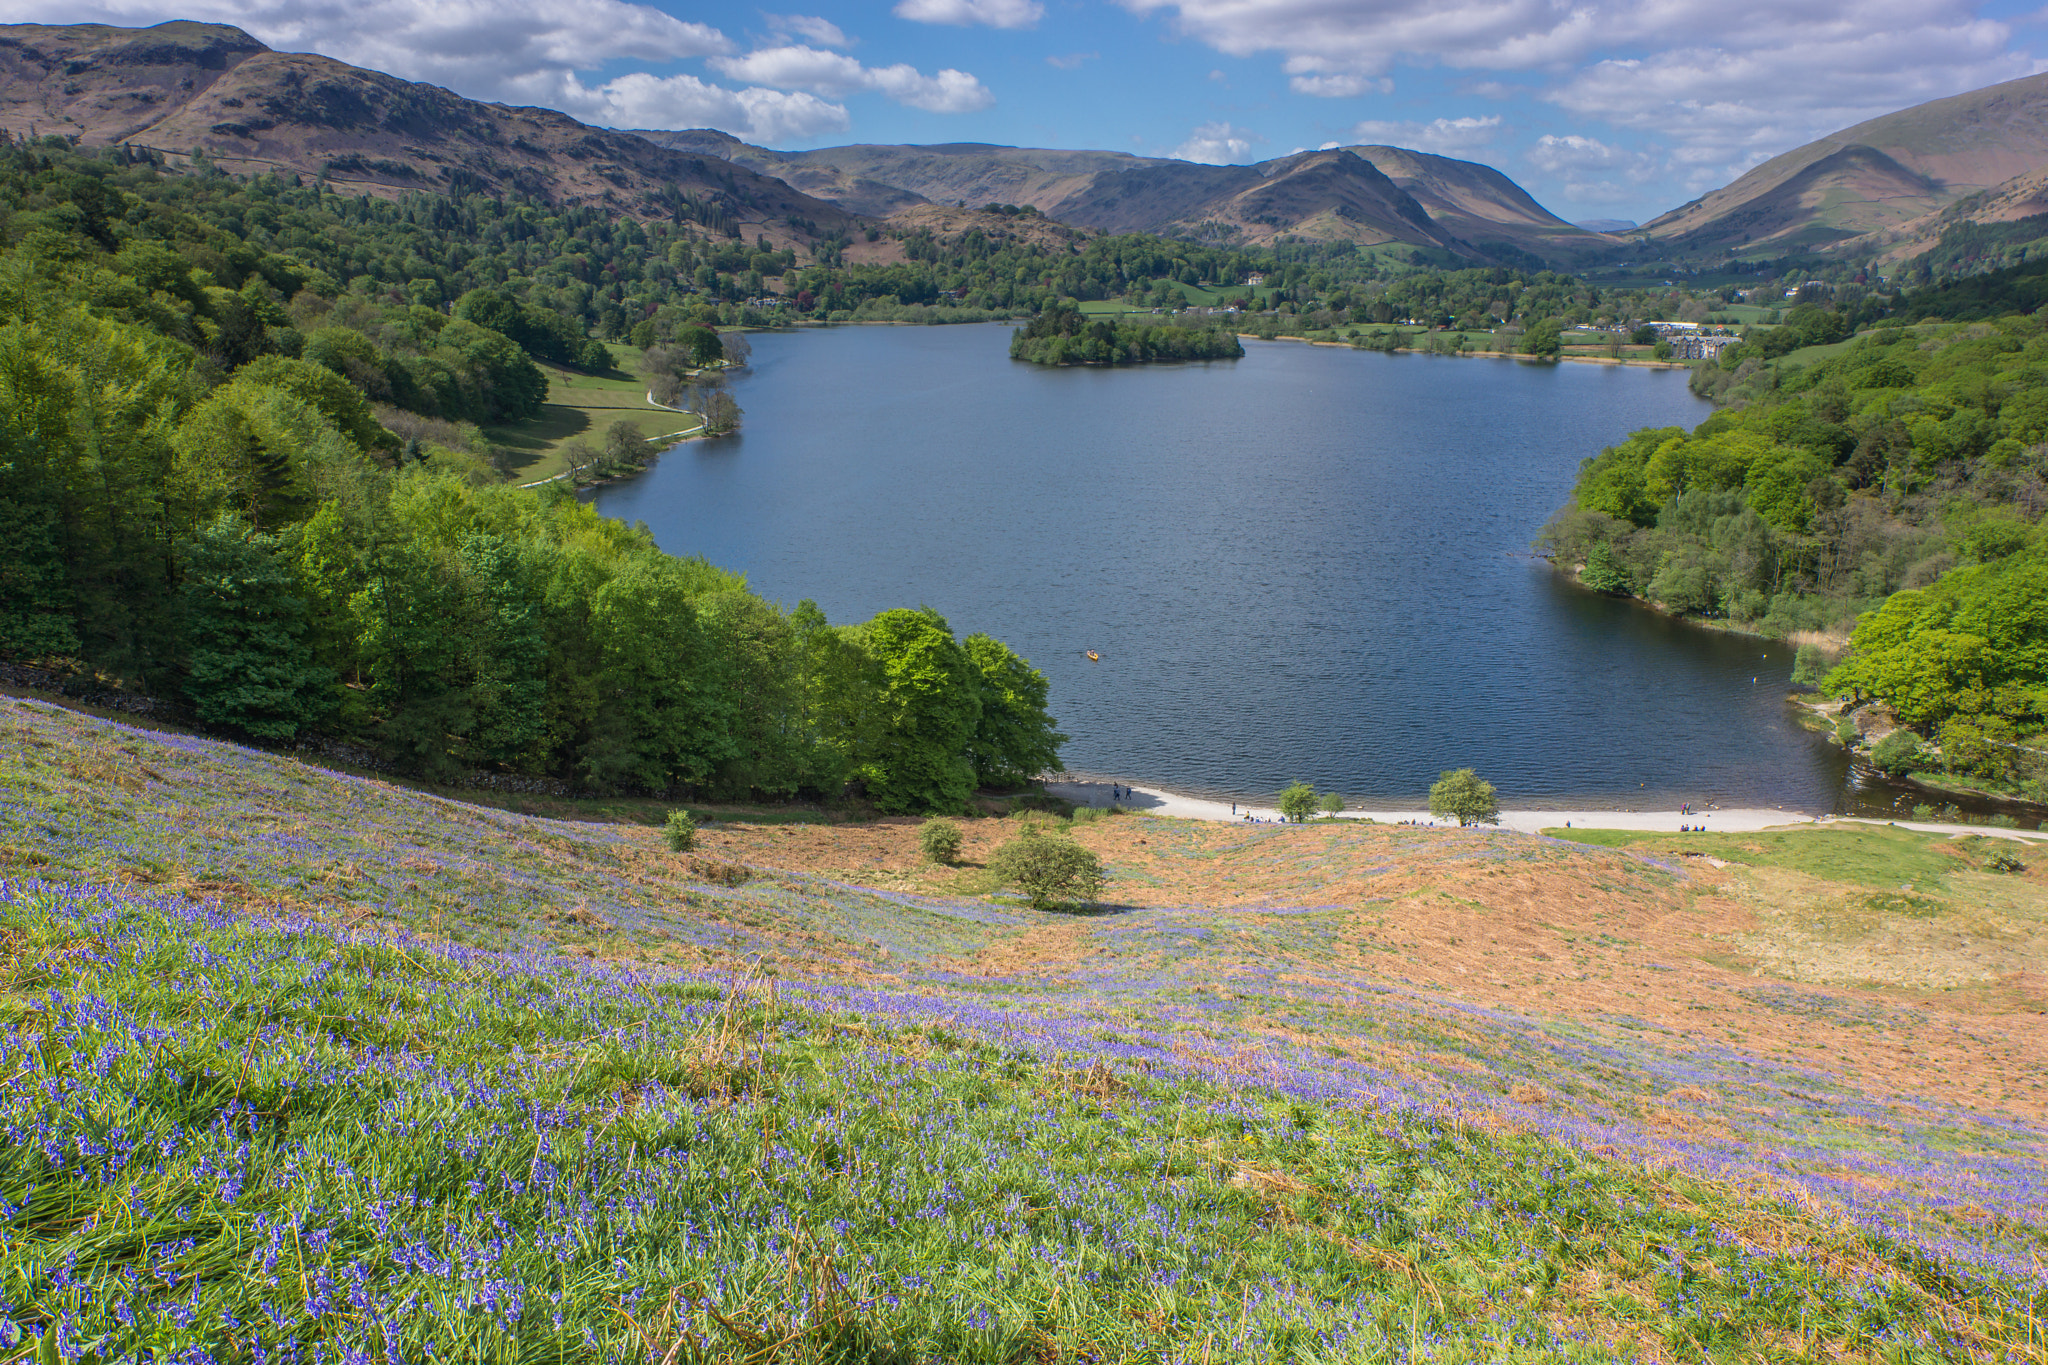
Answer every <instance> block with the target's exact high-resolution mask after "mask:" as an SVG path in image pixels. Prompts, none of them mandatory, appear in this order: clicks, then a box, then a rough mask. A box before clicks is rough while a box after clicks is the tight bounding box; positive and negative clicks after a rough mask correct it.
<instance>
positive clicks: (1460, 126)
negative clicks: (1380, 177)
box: [1351, 114, 1500, 156]
mask: <svg viewBox="0 0 2048 1365" xmlns="http://www.w3.org/2000/svg"><path fill="white" fill-rule="evenodd" d="M1499 129H1500V115H1499V114H1488V115H1486V116H1485V117H1484V118H1475V117H1466V118H1438V119H1431V120H1430V121H1429V122H1427V123H1413V122H1410V123H1396V122H1390V121H1387V120H1384V119H1367V120H1366V121H1365V122H1363V123H1360V124H1357V125H1355V126H1354V127H1353V128H1352V129H1351V140H1352V141H1353V142H1368V143H1374V144H1377V145H1382V146H1390V147H1407V148H1409V149H1411V150H1413V151H1418V152H1435V153H1437V154H1438V155H1439V156H1459V155H1462V154H1464V153H1467V152H1474V151H1477V150H1478V149H1480V148H1481V147H1484V146H1486V145H1487V144H1488V143H1490V142H1492V141H1493V135H1494V134H1495V133H1496V132H1497V131H1499Z"/></svg>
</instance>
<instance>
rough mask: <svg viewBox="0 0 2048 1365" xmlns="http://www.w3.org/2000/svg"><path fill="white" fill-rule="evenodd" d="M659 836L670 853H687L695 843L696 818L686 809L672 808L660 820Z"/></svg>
mask: <svg viewBox="0 0 2048 1365" xmlns="http://www.w3.org/2000/svg"><path fill="white" fill-rule="evenodd" d="M661 837H662V839H663V840H664V841H665V842H666V843H667V844H668V851H669V852H671V853H687V852H689V851H690V849H691V848H693V847H695V845H696V843H697V818H696V817H695V816H693V815H691V814H690V812H688V811H686V810H672V811H670V812H669V813H668V819H667V820H665V821H663V822H662V826H661Z"/></svg>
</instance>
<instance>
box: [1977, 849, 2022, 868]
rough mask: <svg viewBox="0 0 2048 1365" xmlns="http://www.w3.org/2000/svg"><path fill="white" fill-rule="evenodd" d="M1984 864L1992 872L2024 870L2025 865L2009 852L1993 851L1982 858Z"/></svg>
mask: <svg viewBox="0 0 2048 1365" xmlns="http://www.w3.org/2000/svg"><path fill="white" fill-rule="evenodd" d="M1984 866H1986V867H1987V868H1990V869H1991V870H1992V871H1993V872H2025V871H2026V870H2027V865H2026V864H2025V863H2023V862H2021V861H2020V860H2019V859H2018V858H2015V857H2014V856H2013V855H2012V854H2010V853H1994V854H1992V855H1991V856H1990V857H1989V858H1986V859H1985V860H1984Z"/></svg>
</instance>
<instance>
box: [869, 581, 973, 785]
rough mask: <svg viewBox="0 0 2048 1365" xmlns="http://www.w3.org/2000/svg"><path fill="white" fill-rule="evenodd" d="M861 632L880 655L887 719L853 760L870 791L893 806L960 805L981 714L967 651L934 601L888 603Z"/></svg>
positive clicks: (878, 698)
mask: <svg viewBox="0 0 2048 1365" xmlns="http://www.w3.org/2000/svg"><path fill="white" fill-rule="evenodd" d="M861 636H862V643H863V644H864V646H865V647H866V650H867V652H868V654H869V656H870V657H871V658H873V659H874V661H875V670H876V678H875V682H876V688H875V697H874V705H875V707H876V710H877V711H878V712H879V714H880V716H881V717H882V726H883V733H882V735H881V736H880V738H879V741H878V742H877V743H875V744H874V745H873V747H872V748H870V749H868V751H867V752H865V753H864V754H862V755H861V756H860V758H859V760H858V766H857V768H856V773H857V775H858V776H859V778H860V780H861V781H862V783H863V784H864V785H865V786H866V788H867V794H868V796H869V798H870V799H871V800H873V801H874V803H875V805H876V806H877V808H879V809H881V810H883V811H886V812H890V813H901V812H905V811H957V810H961V809H963V808H964V807H965V806H966V804H967V798H968V797H969V796H970V795H972V794H973V791H974V763H973V761H972V759H970V758H969V757H968V751H969V746H970V745H971V744H972V742H973V739H974V735H975V731H976V728H977V726H979V724H980V722H981V688H980V686H979V685H978V677H977V674H976V672H975V669H974V665H973V663H972V662H971V661H970V659H969V658H968V655H967V651H966V650H964V649H962V648H961V647H960V645H959V643H958V642H957V641H955V640H954V638H953V630H952V627H950V626H948V625H947V624H946V620H945V618H944V617H942V616H940V615H939V614H938V613H937V612H935V611H933V610H932V609H931V608H929V607H925V608H921V609H920V610H917V611H911V610H909V609H907V608H897V609H895V610H893V611H885V612H883V613H881V614H880V615H879V616H877V617H875V619H874V620H872V621H870V622H868V623H867V625H866V626H865V627H863V628H862V632H861Z"/></svg>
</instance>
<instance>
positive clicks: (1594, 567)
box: [1579, 540, 1629, 596]
mask: <svg viewBox="0 0 2048 1365" xmlns="http://www.w3.org/2000/svg"><path fill="white" fill-rule="evenodd" d="M1579 581H1580V582H1581V583H1584V584H1585V585H1586V586H1587V587H1589V588H1591V589H1592V590H1593V591H1594V592H1605V593H1614V594H1617V595H1620V596H1627V595H1628V592H1629V577H1628V570H1627V569H1625V568H1624V567H1623V566H1622V564H1621V561H1620V560H1619V559H1617V558H1616V557H1615V553H1614V547H1613V546H1612V545H1610V544H1609V543H1608V542H1606V541H1604V540H1603V541H1601V542H1600V543H1599V544H1597V545H1595V546H1594V547H1593V548H1592V549H1591V550H1590V551H1588V552H1587V555H1586V567H1585V568H1584V569H1582V570H1580V571H1579Z"/></svg>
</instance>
